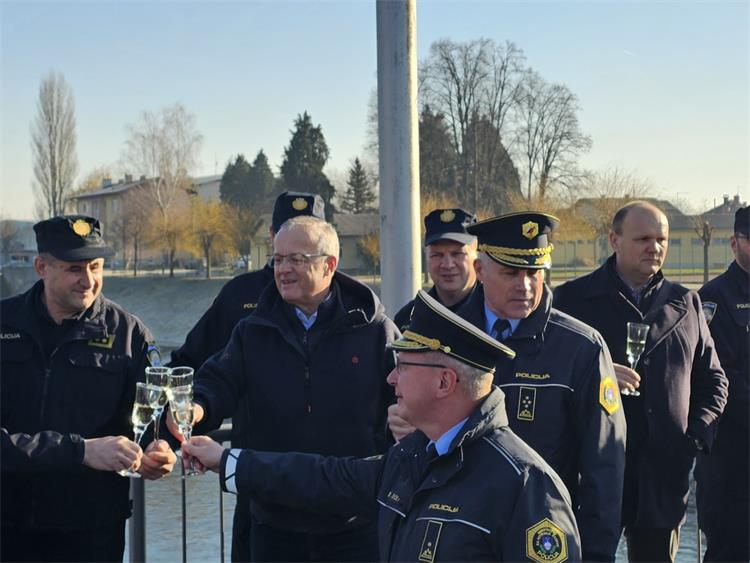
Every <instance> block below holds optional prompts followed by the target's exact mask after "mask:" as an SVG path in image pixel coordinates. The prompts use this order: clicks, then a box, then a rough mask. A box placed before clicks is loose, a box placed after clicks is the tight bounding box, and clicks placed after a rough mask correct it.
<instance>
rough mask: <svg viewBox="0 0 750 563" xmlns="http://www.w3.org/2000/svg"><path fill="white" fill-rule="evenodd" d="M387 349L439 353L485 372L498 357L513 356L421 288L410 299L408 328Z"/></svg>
mask: <svg viewBox="0 0 750 563" xmlns="http://www.w3.org/2000/svg"><path fill="white" fill-rule="evenodd" d="M388 348H390V349H391V350H396V351H397V352H442V353H443V354H447V355H448V356H451V357H453V358H455V359H457V360H458V361H460V362H463V363H464V364H466V365H469V366H472V367H475V368H479V369H483V370H485V371H487V372H488V373H491V372H494V371H495V364H497V362H498V361H499V360H500V359H501V358H504V357H506V356H507V357H510V358H513V357H515V355H516V353H515V352H514V351H513V350H511V349H510V348H508V347H507V346H505V345H504V344H501V343H500V342H498V341H497V340H495V339H494V338H492V337H491V336H489V335H488V334H486V333H485V332H482V331H481V330H480V329H478V328H477V327H475V326H474V325H473V324H471V323H470V322H468V321H466V320H465V319H462V318H461V317H459V316H458V315H456V314H455V313H453V312H451V311H450V310H449V309H447V308H446V307H445V306H443V305H441V304H440V303H438V302H437V301H436V300H435V299H433V298H432V297H430V296H429V295H428V294H427V292H425V291H423V290H421V289H420V290H419V292H418V293H417V296H416V298H415V299H414V310H413V311H412V314H411V321H410V322H409V327H408V328H407V329H406V330H404V334H403V336H402V337H401V338H400V339H398V340H396V341H395V342H391V343H390V344H388Z"/></svg>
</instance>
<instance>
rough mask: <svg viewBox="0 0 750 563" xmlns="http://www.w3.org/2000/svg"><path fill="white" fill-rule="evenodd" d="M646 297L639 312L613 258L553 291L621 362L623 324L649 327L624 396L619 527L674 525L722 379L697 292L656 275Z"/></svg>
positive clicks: (708, 437) (720, 399)
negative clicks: (631, 388)
mask: <svg viewBox="0 0 750 563" xmlns="http://www.w3.org/2000/svg"><path fill="white" fill-rule="evenodd" d="M657 275H658V276H659V277H661V273H659V274H657ZM655 281H656V280H655ZM651 299H652V302H651V305H650V308H649V310H648V311H647V312H646V313H645V314H644V313H643V312H641V311H640V310H639V309H638V308H637V307H636V306H635V305H634V304H633V303H632V302H631V301H630V299H628V298H627V297H626V296H625V295H624V293H623V292H622V290H621V288H619V286H618V283H617V278H616V274H615V273H614V256H612V257H610V259H609V261H608V262H607V263H605V264H604V265H603V266H602V267H600V268H599V269H597V270H595V271H594V272H592V273H591V274H588V275H586V276H583V277H581V278H578V279H576V280H573V281H569V282H567V283H565V284H563V285H561V286H560V287H558V288H556V290H555V307H558V308H559V309H560V310H562V311H565V312H566V313H569V314H570V315H573V316H574V317H576V318H577V319H580V320H582V321H583V322H585V323H587V324H589V325H591V326H593V327H594V328H596V329H597V330H598V331H599V332H600V333H601V334H602V336H603V337H604V340H605V342H606V343H607V345H608V346H609V350H610V352H611V354H612V358H613V360H614V361H615V362H616V363H618V364H622V365H628V362H627V355H626V353H625V348H626V340H627V338H626V336H627V323H628V322H639V323H645V324H648V325H649V326H650V327H651V328H650V330H649V333H648V336H647V340H646V348H645V350H644V352H643V354H642V355H641V357H640V360H639V362H638V364H637V366H636V371H637V372H638V374H639V375H640V376H641V385H640V388H639V390H640V392H641V396H640V397H626V398H625V400H624V401H623V407H624V409H625V415H626V418H627V421H628V439H627V464H626V470H625V488H624V493H623V501H624V503H623V525H637V526H641V527H645V528H669V529H671V528H675V527H676V526H677V525H678V524H679V523H680V522H681V521H682V520H683V518H684V516H685V509H686V506H687V497H688V488H689V484H688V476H689V473H690V468H691V467H692V465H693V460H694V458H695V447H694V445H693V441H692V439H691V438H689V437H688V434H690V436H691V437H694V438H697V439H699V440H701V441H702V442H703V444H705V446H706V448H710V447H711V444H712V443H713V429H712V427H713V426H714V423H715V422H716V420H717V418H718V417H719V415H720V414H721V411H722V410H723V408H724V404H725V403H726V397H727V380H726V377H725V375H724V372H723V371H722V369H721V366H720V365H719V359H718V357H717V355H716V350H715V349H714V343H713V339H712V338H711V334H710V333H709V330H708V326H707V324H706V320H705V318H704V316H703V314H702V313H701V304H700V298H699V297H698V294H697V293H696V292H694V291H690V290H688V289H687V288H685V287H682V286H681V285H678V284H675V283H671V282H668V281H667V280H661V281H659V282H658V283H657V284H656V285H654V294H653V297H652V298H651Z"/></svg>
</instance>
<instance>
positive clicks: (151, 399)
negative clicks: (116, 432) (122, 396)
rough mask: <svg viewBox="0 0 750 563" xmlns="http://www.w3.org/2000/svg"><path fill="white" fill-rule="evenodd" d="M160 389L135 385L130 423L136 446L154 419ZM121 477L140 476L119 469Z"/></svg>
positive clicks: (127, 470) (144, 384)
mask: <svg viewBox="0 0 750 563" xmlns="http://www.w3.org/2000/svg"><path fill="white" fill-rule="evenodd" d="M160 393H161V389H160V388H159V387H157V386H156V385H149V384H148V383H136V386H135V402H134V403H133V411H132V413H131V415H130V422H131V423H132V424H133V441H134V442H135V443H136V444H137V443H139V442H140V441H141V438H143V434H144V432H146V428H148V425H149V424H151V421H152V420H153V419H154V411H155V410H156V405H157V404H158V403H159V396H160ZM117 473H118V474H120V475H122V476H123V477H140V476H141V475H140V474H139V473H137V472H135V471H133V470H132V468H128V469H121V470H120V471H118V472H117Z"/></svg>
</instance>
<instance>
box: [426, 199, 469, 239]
mask: <svg viewBox="0 0 750 563" xmlns="http://www.w3.org/2000/svg"><path fill="white" fill-rule="evenodd" d="M476 222H477V217H476V215H472V214H471V213H469V212H468V211H464V210H463V209H461V208H458V207H454V208H452V209H435V210H434V211H430V212H429V213H428V214H427V215H425V218H424V245H425V246H428V245H430V244H432V243H433V242H435V241H438V240H442V239H448V240H455V241H456V242H460V243H461V244H471V243H472V242H474V238H475V237H474V235H470V234H468V233H467V232H466V227H467V225H471V224H473V223H476Z"/></svg>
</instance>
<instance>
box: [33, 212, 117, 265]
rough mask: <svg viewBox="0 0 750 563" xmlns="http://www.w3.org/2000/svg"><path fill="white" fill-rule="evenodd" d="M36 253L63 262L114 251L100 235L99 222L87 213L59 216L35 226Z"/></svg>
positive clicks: (98, 256)
mask: <svg viewBox="0 0 750 563" xmlns="http://www.w3.org/2000/svg"><path fill="white" fill-rule="evenodd" d="M34 232H35V233H36V246H37V250H38V252H40V253H42V252H46V253H49V254H51V255H52V256H54V257H55V258H57V259H58V260H64V261H65V262H79V261H82V260H94V259H95V258H108V257H110V256H112V255H113V254H114V251H113V250H112V249H111V248H110V247H109V246H107V245H106V243H105V242H104V239H103V238H102V224H101V223H100V222H99V220H98V219H94V218H93V217H87V216H86V215H62V216H58V217H52V218H51V219H45V220H44V221H39V222H38V223H37V224H36V225H34Z"/></svg>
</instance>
